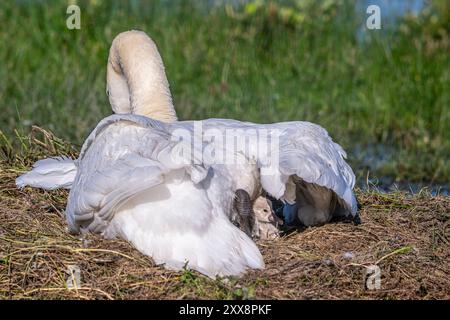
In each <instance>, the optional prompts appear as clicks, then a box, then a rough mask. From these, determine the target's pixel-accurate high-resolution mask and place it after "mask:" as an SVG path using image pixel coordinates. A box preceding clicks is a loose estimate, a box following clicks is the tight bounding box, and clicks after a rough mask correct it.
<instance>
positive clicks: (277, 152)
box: [258, 122, 357, 214]
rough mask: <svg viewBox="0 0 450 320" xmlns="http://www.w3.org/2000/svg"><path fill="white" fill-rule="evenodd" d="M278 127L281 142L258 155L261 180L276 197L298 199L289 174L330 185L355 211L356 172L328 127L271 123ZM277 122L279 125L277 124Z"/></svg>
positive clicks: (347, 207)
mask: <svg viewBox="0 0 450 320" xmlns="http://www.w3.org/2000/svg"><path fill="white" fill-rule="evenodd" d="M271 126H272V129H277V131H278V142H277V143H275V144H273V147H272V149H271V152H272V153H271V154H270V155H269V157H268V158H267V155H266V156H265V157H264V156H263V157H262V158H259V159H258V161H260V167H261V184H262V186H263V188H264V189H265V190H266V191H268V192H269V193H270V194H272V195H273V196H275V197H276V198H282V199H285V200H287V201H288V202H293V201H294V200H295V198H294V196H295V192H293V190H292V186H291V185H290V184H291V182H292V180H290V179H289V177H290V176H293V175H295V176H297V177H298V178H300V179H301V180H303V181H305V182H306V183H311V184H316V185H318V186H321V187H325V188H328V189H331V190H332V191H334V192H335V193H336V195H337V196H338V197H339V198H340V200H343V204H344V205H345V207H346V209H347V210H348V211H349V212H350V213H352V214H355V213H356V211H357V202H356V198H355V196H354V193H353V190H352V189H353V187H354V184H355V175H354V173H353V171H352V169H351V168H350V166H349V165H348V164H347V163H346V161H345V158H346V154H345V151H344V150H343V149H342V148H341V146H339V145H338V144H336V143H334V142H333V141H332V139H331V138H330V136H329V135H328V133H327V131H326V130H325V129H323V128H322V127H320V126H318V125H315V124H312V123H309V122H289V123H281V124H274V125H271ZM277 126H278V128H277Z"/></svg>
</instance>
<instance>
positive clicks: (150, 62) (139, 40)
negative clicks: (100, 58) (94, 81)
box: [106, 30, 177, 122]
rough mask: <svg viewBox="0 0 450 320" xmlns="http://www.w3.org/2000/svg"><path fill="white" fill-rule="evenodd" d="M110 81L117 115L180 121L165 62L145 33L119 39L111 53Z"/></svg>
mask: <svg viewBox="0 0 450 320" xmlns="http://www.w3.org/2000/svg"><path fill="white" fill-rule="evenodd" d="M106 81H107V93H108V97H109V102H110V103H111V107H112V109H113V111H114V112H115V113H119V114H121V113H122V114H123V113H134V114H139V115H143V116H147V117H150V118H153V119H157V120H160V121H165V122H173V121H176V120H177V116H176V113H175V109H174V107H173V103H172V96H171V94H170V89H169V83H168V81H167V77H166V73H165V71H164V64H163V61H162V59H161V56H160V54H159V52H158V48H157V47H156V45H155V43H154V42H153V41H152V39H150V37H149V36H147V34H145V33H144V32H142V31H135V30H132V31H126V32H122V33H120V34H119V35H117V36H116V38H115V39H114V40H113V43H112V45H111V49H110V51H109V58H108V68H107V79H106Z"/></svg>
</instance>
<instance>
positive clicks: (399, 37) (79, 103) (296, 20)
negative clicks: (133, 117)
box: [0, 0, 450, 183]
mask: <svg viewBox="0 0 450 320" xmlns="http://www.w3.org/2000/svg"><path fill="white" fill-rule="evenodd" d="M77 2H78V4H79V5H80V7H81V14H82V15H81V30H74V31H71V30H68V29H67V28H66V24H65V23H66V18H67V15H66V7H67V1H32V2H31V1H26V0H22V1H17V2H13V1H2V2H1V3H0V21H1V22H2V27H1V28H0V43H1V45H0V59H1V61H2V63H3V65H2V67H1V68H0V110H1V113H0V126H1V127H0V128H1V130H2V131H3V132H4V133H5V135H6V136H7V137H8V138H11V137H13V136H14V131H15V130H18V131H19V132H22V133H27V132H28V131H29V130H30V126H31V125H32V124H36V125H39V126H41V127H44V128H46V129H50V130H52V131H54V132H55V134H56V135H57V136H59V137H62V138H64V139H67V140H69V141H71V142H73V143H75V144H81V143H82V141H83V139H84V138H85V137H86V136H87V134H88V133H89V131H90V130H91V129H92V128H93V127H94V126H95V124H96V123H97V122H98V120H100V119H101V118H102V117H104V116H106V115H108V114H110V113H111V110H110V106H109V103H108V101H107V97H106V94H105V69H106V61H107V56H108V49H109V46H110V43H111V41H112V39H113V38H114V36H115V35H117V34H118V33H119V32H121V31H125V30H129V29H133V28H135V29H141V30H144V31H146V32H147V33H148V34H150V35H151V36H152V38H154V40H155V41H156V43H157V44H158V47H159V49H160V52H161V55H162V57H163V60H164V62H165V65H166V70H167V75H168V78H169V82H170V84H171V89H172V93H173V96H174V102H175V107H176V109H177V112H178V114H179V117H180V118H181V119H202V118H208V117H225V118H236V119H241V120H248V121H254V122H276V121H285V120H308V121H313V122H316V123H318V124H320V125H322V126H324V127H325V128H326V129H327V130H328V131H329V132H330V134H331V135H332V137H333V138H334V139H335V141H337V142H339V143H340V144H342V145H343V146H344V147H345V148H346V149H347V150H348V151H349V155H350V162H351V164H352V165H353V167H354V168H355V169H356V171H357V175H358V176H359V177H360V178H362V177H365V175H366V171H367V170H370V174H371V175H375V176H383V175H390V176H394V177H396V178H397V179H399V180H401V179H408V180H411V181H412V180H415V181H420V180H423V181H433V182H440V183H448V181H449V180H450V179H449V178H450V169H449V168H450V166H449V165H448V161H449V159H450V107H449V91H450V90H449V89H450V85H449V55H448V50H449V45H448V33H449V28H450V27H449V22H448V21H449V19H448V13H446V12H448V11H450V10H447V11H445V10H441V11H440V12H441V13H440V14H436V13H434V11H433V9H435V8H439V6H441V7H442V6H444V7H445V6H447V7H448V5H446V4H445V2H444V1H442V2H440V1H432V3H433V6H432V7H431V9H430V10H429V12H428V11H427V12H425V13H424V14H423V15H421V16H419V17H409V18H408V19H407V20H405V21H404V22H402V23H400V24H398V25H397V29H395V28H391V29H388V28H386V29H383V30H381V31H371V32H368V34H367V38H365V40H364V41H358V40H357V37H356V29H357V28H358V26H359V25H360V24H361V22H362V19H364V17H365V14H364V12H362V13H359V14H356V13H355V10H354V8H353V5H352V4H350V2H348V3H346V2H342V1H322V2H313V1H308V0H302V1H297V2H296V3H300V4H301V6H296V5H294V4H291V3H290V2H289V1H284V2H283V3H284V4H283V5H281V4H274V3H269V2H264V5H263V6H259V5H258V2H254V3H251V5H247V6H242V7H238V8H234V9H232V8H230V7H225V6H218V7H206V6H205V5H198V4H197V2H193V1H173V2H172V3H171V4H170V5H168V4H166V3H165V2H161V1H151V2H150V1H149V2H140V1H133V0H129V1H127V2H125V1H114V2H112V1H101V0H96V1H93V0H91V1H77ZM291 2H292V3H294V1H291ZM442 12H443V13H442ZM446 15H447V16H446ZM433 17H434V18H433ZM0 140H2V139H0ZM12 140H13V139H12ZM373 145H384V146H388V147H389V150H393V151H392V152H390V153H391V154H390V156H389V157H388V160H387V161H384V162H381V163H375V162H376V161H375V160H374V161H373V163H371V164H370V165H371V167H370V168H366V163H364V161H363V158H364V157H365V152H364V151H365V150H366V149H367V148H368V147H370V146H373ZM381 150H383V149H381ZM383 152H384V151H381V153H383ZM379 153H380V152H379ZM0 154H1V153H0ZM380 156H381V155H380Z"/></svg>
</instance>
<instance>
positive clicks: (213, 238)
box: [66, 114, 264, 277]
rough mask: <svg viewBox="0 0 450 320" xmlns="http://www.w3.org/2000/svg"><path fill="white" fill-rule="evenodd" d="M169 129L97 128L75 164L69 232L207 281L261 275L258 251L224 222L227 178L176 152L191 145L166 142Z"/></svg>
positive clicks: (150, 123) (228, 206)
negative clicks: (252, 271)
mask: <svg viewBox="0 0 450 320" xmlns="http://www.w3.org/2000/svg"><path fill="white" fill-rule="evenodd" d="M167 126H168V125H167V124H164V123H163V122H159V121H156V120H152V119H149V118H147V117H142V116H138V115H132V114H129V115H113V116H110V117H107V118H105V119H103V120H102V121H100V123H99V124H98V125H97V127H96V128H95V129H94V131H93V132H92V133H91V134H90V136H89V137H88V138H87V139H86V141H85V143H84V145H83V147H82V150H81V153H80V156H79V158H78V159H77V160H76V161H77V167H78V170H77V175H76V178H75V180H74V182H73V185H72V188H71V190H70V194H69V199H68V203H67V208H66V218H67V221H68V224H69V230H70V231H71V232H80V231H81V232H86V231H90V232H96V233H102V234H103V235H104V236H105V237H121V238H124V239H126V240H128V241H129V242H131V243H132V244H133V245H134V246H135V247H136V248H137V249H138V250H139V251H141V252H143V253H144V254H146V255H148V256H150V257H152V258H153V259H154V261H155V262H156V263H157V264H164V265H165V266H166V267H168V268H171V269H175V270H180V269H182V268H183V267H184V266H185V265H186V266H187V267H189V268H192V269H195V270H197V271H199V272H201V273H203V274H205V275H208V276H210V277H214V276H216V275H222V276H226V275H240V274H242V273H243V272H244V271H245V270H246V269H247V268H263V267H264V263H263V260H262V257H261V254H260V252H259V250H258V248H257V247H256V245H255V244H254V243H253V241H252V240H251V239H250V238H249V237H248V236H247V235H245V234H244V233H243V232H242V231H241V230H239V229H238V228H236V227H235V226H234V225H233V224H232V223H231V222H230V220H229V218H228V217H229V215H230V213H229V212H231V211H232V207H233V202H234V194H233V192H232V190H233V181H232V179H230V177H229V176H228V174H227V172H226V171H224V172H221V171H220V170H215V172H214V175H210V174H209V172H210V170H208V168H207V167H206V166H205V165H203V164H195V163H196V162H199V161H196V159H191V158H190V154H183V153H179V150H183V149H188V148H190V146H185V145H186V143H185V142H183V141H181V142H174V141H171V139H170V134H169V132H170V129H169V128H166V127H167ZM200 147H201V146H200ZM196 153H198V152H193V154H196Z"/></svg>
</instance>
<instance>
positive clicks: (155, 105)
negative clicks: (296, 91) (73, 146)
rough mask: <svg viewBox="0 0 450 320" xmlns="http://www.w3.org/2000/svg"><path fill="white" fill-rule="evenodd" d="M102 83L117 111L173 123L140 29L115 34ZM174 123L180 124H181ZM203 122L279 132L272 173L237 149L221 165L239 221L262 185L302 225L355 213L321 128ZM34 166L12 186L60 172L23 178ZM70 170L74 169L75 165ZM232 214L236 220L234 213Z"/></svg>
mask: <svg viewBox="0 0 450 320" xmlns="http://www.w3.org/2000/svg"><path fill="white" fill-rule="evenodd" d="M125 57H126V58H125ZM155 81H156V83H155ZM107 82H108V90H107V91H108V95H109V99H110V103H111V106H112V108H113V110H114V111H115V112H116V113H128V112H134V113H136V114H141V115H146V116H149V117H152V118H154V119H159V120H162V121H166V122H173V121H176V115H175V111H174V108H173V105H172V100H171V97H170V90H169V87H168V83H167V79H166V76H165V73H164V67H163V64H162V60H161V57H160V55H159V53H158V51H157V49H156V46H155V45H154V43H153V41H152V40H151V39H150V38H149V37H148V36H147V35H146V34H145V33H143V32H138V31H129V32H125V33H122V34H120V35H119V36H117V37H116V39H115V40H114V41H113V45H112V47H111V50H110V56H109V59H108V75H107ZM178 124H181V126H183V122H178ZM187 126H190V124H187ZM203 126H204V127H205V128H215V129H218V130H219V131H221V132H222V133H224V132H225V131H226V130H228V129H257V130H276V131H280V132H281V135H280V146H279V148H280V159H279V160H280V161H279V163H280V166H279V167H278V168H277V167H273V168H270V167H267V166H266V167H265V169H269V170H272V174H265V175H261V174H260V170H261V166H258V162H260V161H261V160H262V159H259V158H257V157H256V158H255V156H254V155H250V154H248V153H247V151H246V150H236V152H237V153H239V154H241V156H242V157H243V158H244V159H245V161H243V162H242V163H241V164H239V165H226V166H225V167H220V168H221V169H222V170H226V171H227V172H228V175H230V176H231V177H232V178H233V179H234V180H235V181H234V182H235V187H234V189H233V190H232V191H239V190H242V191H243V192H242V191H241V192H238V194H237V196H238V197H237V202H236V203H235V206H236V207H237V209H238V210H237V211H239V210H240V211H241V213H243V212H244V213H245V211H249V210H250V213H251V214H250V218H249V219H250V221H247V223H246V222H245V221H243V224H247V225H248V224H252V223H253V222H252V221H251V215H252V214H253V213H252V212H251V211H252V210H251V206H250V205H249V204H252V203H253V202H254V201H255V199H256V198H257V197H258V195H259V194H260V192H261V188H264V189H265V190H266V191H267V192H268V193H269V194H271V195H272V196H274V197H275V198H277V199H283V200H284V201H286V202H287V203H289V204H294V203H295V204H296V205H295V206H291V207H290V208H291V209H292V208H293V209H292V210H293V211H296V214H297V216H298V218H299V220H300V221H301V222H302V223H303V224H305V225H315V224H321V223H324V222H327V221H329V220H330V219H331V218H332V217H333V216H337V215H344V216H357V206H356V199H355V197H354V194H353V191H352V189H353V186H354V174H353V172H352V170H351V168H350V167H349V166H348V165H347V164H346V163H345V160H344V158H345V156H346V155H345V152H344V151H343V150H342V148H341V147H340V146H339V145H337V144H335V143H334V142H332V141H331V139H330V138H329V136H328V133H327V132H326V131H325V130H324V129H323V128H321V127H319V126H317V125H313V124H310V123H306V122H287V123H279V124H270V125H256V124H251V123H242V122H239V121H235V120H226V119H209V120H204V121H203ZM190 130H191V131H192V129H190ZM202 139H203V138H202ZM215 148H219V149H220V148H221V146H219V145H216V146H215ZM222 148H223V147H222ZM44 161H45V160H44ZM41 164H44V163H43V162H41ZM56 167H57V166H55V168H56ZM38 168H39V166H37V167H36V168H34V169H33V170H32V171H31V172H30V173H27V174H25V175H23V176H21V177H19V178H18V179H17V181H16V183H17V185H18V186H19V187H23V186H25V185H31V186H37V187H46V186H48V183H44V181H46V180H47V179H48V178H49V177H53V176H54V175H55V174H56V175H57V176H58V174H59V173H58V170H56V169H55V172H50V171H46V173H45V174H44V175H41V176H40V177H39V179H38V178H36V176H34V180H32V179H28V178H29V177H30V176H27V175H28V174H30V175H31V173H33V171H35V172H36V171H38V170H37V169H38ZM224 168H225V169H224ZM72 169H74V170H77V169H76V167H75V164H74V166H73V168H72ZM214 170H219V166H217V165H214ZM63 175H65V173H63ZM65 185H67V184H65ZM59 186H62V185H59ZM59 186H58V185H56V186H55V187H59ZM292 210H291V211H292ZM231 212H233V211H231ZM231 218H232V219H235V220H236V219H237V218H239V216H238V217H237V218H236V217H231ZM247 232H248V230H247Z"/></svg>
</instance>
